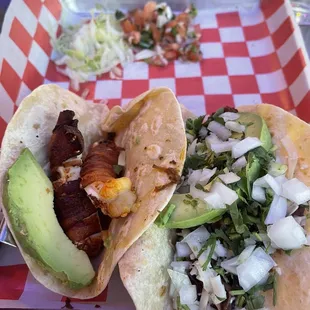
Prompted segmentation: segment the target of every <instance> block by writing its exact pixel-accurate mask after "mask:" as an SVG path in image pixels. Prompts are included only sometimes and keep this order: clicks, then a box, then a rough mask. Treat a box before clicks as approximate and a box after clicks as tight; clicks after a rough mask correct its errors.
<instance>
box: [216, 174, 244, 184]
mask: <svg viewBox="0 0 310 310" xmlns="http://www.w3.org/2000/svg"><path fill="white" fill-rule="evenodd" d="M219 178H220V179H221V180H222V181H223V182H224V183H225V184H231V183H236V182H238V181H239V180H240V179H241V178H240V177H239V176H238V175H236V174H235V173H233V172H228V173H225V174H220V175H219Z"/></svg>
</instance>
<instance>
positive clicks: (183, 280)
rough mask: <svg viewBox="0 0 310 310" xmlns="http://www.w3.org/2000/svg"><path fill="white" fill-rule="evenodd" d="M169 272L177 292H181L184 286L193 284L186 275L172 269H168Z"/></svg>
mask: <svg viewBox="0 0 310 310" xmlns="http://www.w3.org/2000/svg"><path fill="white" fill-rule="evenodd" d="M167 271H168V274H169V276H170V279H171V282H172V284H173V288H174V290H175V291H177V292H179V291H180V289H181V288H182V286H184V285H190V284H191V281H190V279H189V277H188V276H187V275H186V274H184V273H181V272H178V271H174V270H172V269H168V270H167Z"/></svg>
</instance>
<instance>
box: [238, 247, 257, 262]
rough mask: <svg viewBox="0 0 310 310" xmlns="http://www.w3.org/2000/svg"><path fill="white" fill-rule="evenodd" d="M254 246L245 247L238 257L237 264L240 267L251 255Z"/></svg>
mask: <svg viewBox="0 0 310 310" xmlns="http://www.w3.org/2000/svg"><path fill="white" fill-rule="evenodd" d="M255 247H256V245H250V246H248V247H246V248H245V249H244V250H243V251H242V252H241V253H240V255H239V256H238V260H237V264H238V265H240V264H242V263H244V262H245V261H246V260H247V259H248V258H249V257H250V256H251V255H252V253H253V251H254V250H255Z"/></svg>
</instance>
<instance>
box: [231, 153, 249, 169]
mask: <svg viewBox="0 0 310 310" xmlns="http://www.w3.org/2000/svg"><path fill="white" fill-rule="evenodd" d="M246 164H247V161H246V158H245V156H241V157H240V158H238V159H237V160H236V161H235V162H234V163H233V164H232V166H231V168H232V170H233V171H235V172H238V171H240V170H241V169H242V168H244V167H245V166H246Z"/></svg>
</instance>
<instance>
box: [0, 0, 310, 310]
mask: <svg viewBox="0 0 310 310" xmlns="http://www.w3.org/2000/svg"><path fill="white" fill-rule="evenodd" d="M60 16H61V5H60V3H59V2H58V1H56V0H45V1H41V0H24V1H23V0H12V2H11V5H10V7H9V8H8V11H7V14H6V17H5V21H4V24H3V29H2V34H1V37H0V102H1V105H0V140H1V139H2V137H3V133H4V130H5V127H6V124H7V122H8V121H9V120H10V119H11V117H12V115H13V114H14V112H15V111H16V109H17V107H18V105H19V104H20V102H21V100H22V99H23V98H24V97H25V96H26V95H28V94H29V93H30V92H31V91H32V90H33V89H34V88H36V87H37V86H39V85H41V84H43V83H56V84H58V85H60V86H61V87H63V88H66V89H70V90H72V89H71V87H70V83H69V81H68V79H67V78H66V77H64V76H62V75H61V74H60V73H58V72H57V71H56V68H55V65H54V63H53V62H52V61H51V55H52V48H51V46H50V43H49V35H48V31H50V30H51V29H55V27H57V24H58V21H59V19H60ZM293 16H294V15H293V11H292V8H291V6H290V4H289V2H288V1H284V0H272V1H270V0H263V1H262V2H261V7H260V8H258V7H256V8H254V9H253V10H243V11H239V12H232V11H230V12H226V13H218V12H216V11H212V10H211V11H210V10H200V11H199V14H198V16H197V18H196V22H197V24H199V25H200V28H201V30H202V38H201V42H202V44H201V49H202V52H203V60H202V61H201V62H200V63H182V62H179V61H175V62H173V63H170V64H169V65H168V66H167V67H165V68H157V67H150V66H148V65H147V64H146V63H143V62H137V63H132V64H130V65H128V66H127V67H126V68H125V69H124V72H123V78H122V79H120V80H111V79H110V78H109V76H108V74H105V75H103V76H101V77H98V78H96V79H95V80H93V81H90V82H88V83H85V84H83V85H82V86H81V89H80V91H79V92H78V94H82V93H83V92H84V90H85V88H87V89H88V90H89V93H88V95H87V99H88V100H92V101H95V102H100V101H101V100H103V99H108V106H109V107H112V106H114V105H124V104H125V103H127V102H128V101H129V100H130V99H131V98H134V97H135V96H137V95H138V94H140V93H142V92H143V91H146V90H147V89H149V88H150V87H154V86H168V87H170V88H171V89H172V90H173V91H174V92H175V93H176V95H177V97H178V99H179V101H180V102H181V103H183V104H184V105H185V106H186V107H187V108H189V109H190V110H192V111H193V112H194V113H196V114H205V113H211V112H213V111H215V110H217V109H218V108H219V107H221V106H223V105H227V106H231V107H239V106H242V105H246V104H255V103H261V102H268V103H272V104H275V105H277V106H280V107H282V108H284V109H286V110H288V111H290V112H291V113H293V114H295V115H297V116H299V117H300V118H302V119H304V120H305V121H307V122H310V109H309V108H308V101H309V100H310V92H309V79H308V77H309V76H310V74H309V62H308V59H307V58H306V57H305V55H306V51H305V47H304V43H303V40H302V37H301V33H300V30H299V28H298V26H297V25H296V23H295V21H294V18H293ZM65 301H66V297H64V296H60V295H57V294H54V293H52V292H50V291H48V290H47V289H45V288H44V287H42V286H41V285H40V284H38V283H37V282H36V281H35V280H34V278H33V277H32V276H31V274H30V273H29V271H28V269H27V266H26V265H25V264H24V262H23V259H22V257H21V256H20V254H19V252H18V250H17V249H16V248H13V247H9V246H6V245H0V307H2V308H3V307H4V308H10V307H14V308H40V309H60V308H61V307H63V306H64V305H65ZM71 305H72V306H73V307H74V309H88V308H89V309H94V307H95V306H96V305H97V306H100V305H101V306H102V305H104V309H134V307H133V304H132V302H131V300H130V298H129V296H128V294H127V293H126V291H125V289H124V288H123V286H122V284H121V281H120V280H119V276H118V274H117V271H116V273H115V274H114V276H113V277H112V279H111V281H110V283H109V286H108V288H107V289H106V290H105V291H104V292H103V293H102V294H101V295H100V296H98V297H97V298H95V299H94V300H90V301H87V302H84V303H82V302H81V301H79V300H71Z"/></svg>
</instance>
